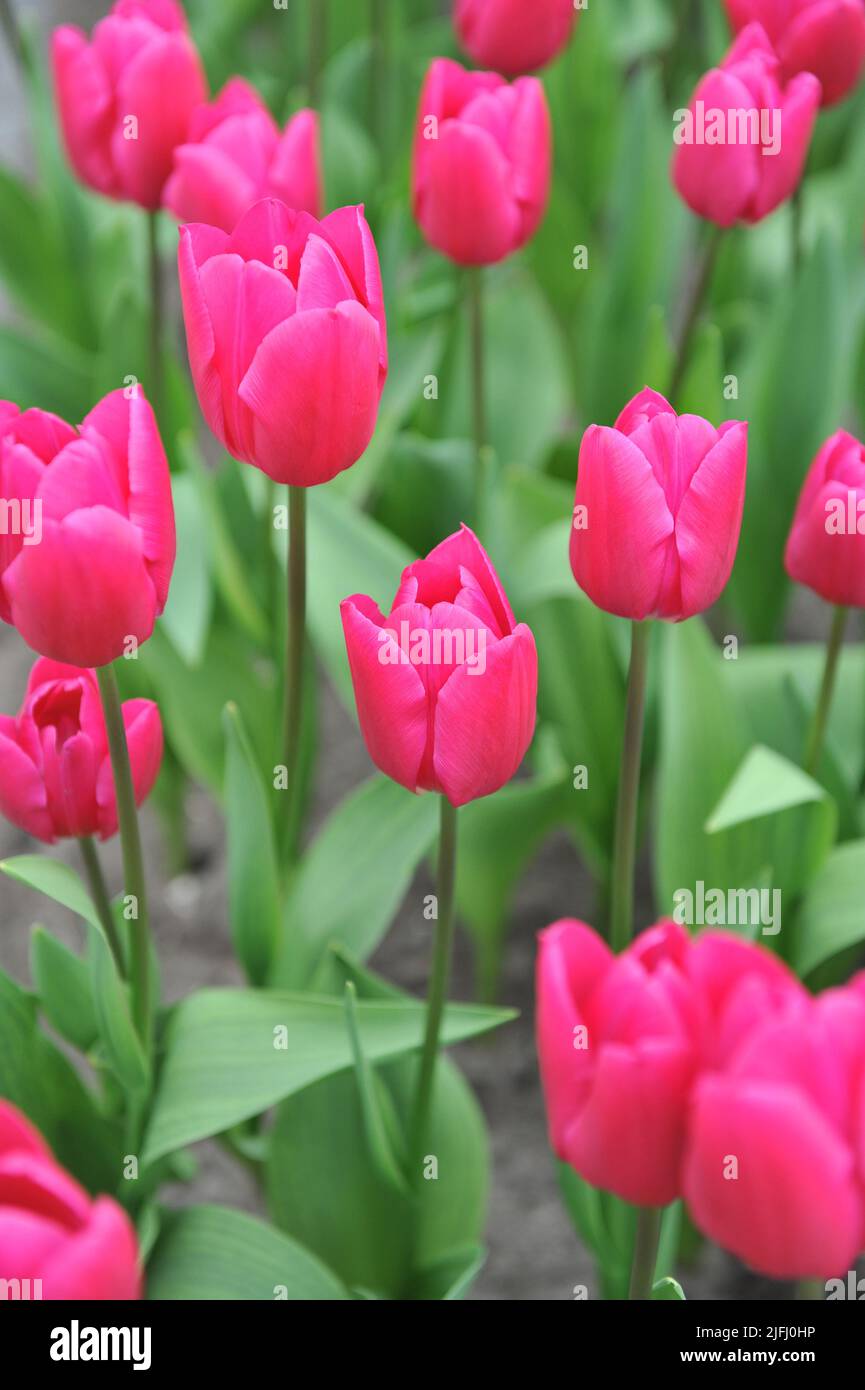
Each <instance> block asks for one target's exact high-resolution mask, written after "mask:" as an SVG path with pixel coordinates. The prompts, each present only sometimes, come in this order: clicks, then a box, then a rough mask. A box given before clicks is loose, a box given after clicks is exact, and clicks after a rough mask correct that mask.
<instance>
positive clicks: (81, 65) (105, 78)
mask: <svg viewBox="0 0 865 1390" xmlns="http://www.w3.org/2000/svg"><path fill="white" fill-rule="evenodd" d="M51 59H52V66H53V71H54V88H55V94H56V100H57V109H58V113H59V117H60V126H61V130H62V133H63V141H64V144H65V146H66V152H67V154H68V156H69V162H70V164H71V165H72V168H73V169H74V170H75V173H76V174H77V175H78V177H79V178H80V179H81V181H82V182H83V183H86V184H87V185H88V187H90V188H93V189H95V190H96V192H97V193H103V194H105V195H106V196H107V197H109V198H119V199H122V200H125V201H129V202H133V203H138V204H139V205H140V206H141V207H143V208H146V209H147V210H148V211H155V210H156V209H157V208H158V207H159V205H160V203H161V201H162V190H163V188H164V186H165V181H166V179H167V178H168V176H169V174H170V173H171V164H172V159H173V157H174V151H175V149H176V147H177V146H178V145H180V144H182V143H183V141H184V140H185V139H186V135H187V131H188V128H189V121H190V118H191V116H192V113H193V112H194V111H195V109H196V107H198V106H200V105H201V103H202V102H203V101H205V100H206V99H207V82H206V79H205V77H204V72H203V69H202V66H201V61H200V59H199V57H198V54H197V52H196V49H195V46H194V44H193V42H192V40H191V38H190V37H189V34H188V32H187V28H186V17H185V15H184V13H183V9H182V7H181V6H180V5H179V4H177V3H176V0H117V2H116V4H115V5H114V6H113V8H112V10H111V13H110V14H109V15H107V16H106V18H105V19H101V20H100V21H99V23H98V24H97V25H96V27H95V29H94V30H93V36H92V38H91V40H90V41H89V42H88V39H87V36H86V34H84V33H83V32H82V30H81V29H78V28H77V27H76V26H74V25H70V24H64V25H62V26H61V27H60V28H59V29H56V30H55V31H54V34H53V36H52V40H51Z"/></svg>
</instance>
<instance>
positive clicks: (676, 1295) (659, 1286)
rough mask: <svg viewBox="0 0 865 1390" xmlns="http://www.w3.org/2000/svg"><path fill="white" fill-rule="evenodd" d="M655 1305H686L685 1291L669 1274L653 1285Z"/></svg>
mask: <svg viewBox="0 0 865 1390" xmlns="http://www.w3.org/2000/svg"><path fill="white" fill-rule="evenodd" d="M652 1302H653V1303H684V1302H685V1290H684V1289H683V1288H682V1285H681V1284H680V1283H679V1282H678V1280H676V1279H673V1278H672V1277H671V1276H670V1275H669V1274H668V1275H665V1277H664V1278H663V1279H658V1280H657V1282H656V1283H654V1284H653V1285H652Z"/></svg>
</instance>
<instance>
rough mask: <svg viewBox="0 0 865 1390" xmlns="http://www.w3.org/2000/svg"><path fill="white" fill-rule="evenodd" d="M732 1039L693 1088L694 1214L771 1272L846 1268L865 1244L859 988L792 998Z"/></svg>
mask: <svg viewBox="0 0 865 1390" xmlns="http://www.w3.org/2000/svg"><path fill="white" fill-rule="evenodd" d="M731 1043H732V1044H733V1046H732V1050H731V1052H730V1053H729V1054H728V1058H727V1060H726V1065H725V1066H724V1067H723V1068H722V1069H721V1070H719V1071H716V1072H709V1073H707V1074H706V1075H704V1076H701V1077H700V1079H699V1081H698V1082H697V1084H696V1086H695V1088H694V1094H693V1101H692V1107H693V1108H692V1113H691V1118H690V1122H689V1138H688V1144H687V1151H686V1154H685V1159H684V1167H683V1183H684V1192H685V1197H686V1199H687V1202H688V1205H689V1208H690V1211H691V1215H692V1217H693V1219H694V1221H695V1222H696V1224H697V1226H698V1227H699V1229H700V1230H701V1231H703V1232H704V1233H705V1234H706V1235H707V1236H709V1237H710V1239H712V1240H715V1241H717V1242H718V1244H719V1245H722V1246H724V1248H725V1249H727V1250H730V1251H732V1252H733V1254H735V1255H738V1257H739V1258H740V1259H741V1260H744V1261H745V1263H746V1264H748V1265H750V1266H751V1267H752V1268H753V1269H756V1270H759V1271H760V1272H761V1273H763V1274H768V1275H770V1276H772V1277H773V1278H776V1279H799V1278H820V1279H827V1278H830V1277H831V1276H834V1275H838V1274H842V1273H844V1272H845V1271H846V1270H848V1269H852V1268H853V1266H854V1263H855V1260H856V1256H857V1255H858V1254H859V1252H860V1251H861V1250H862V1249H863V1247H865V1163H863V1153H862V1129H861V1121H862V1057H863V1055H865V993H862V992H861V991H857V990H856V989H844V990H840V989H839V990H830V991H828V992H827V993H826V994H825V995H822V996H821V997H819V998H818V999H816V1000H814V999H799V1000H797V1003H796V1007H795V1008H790V1009H787V1010H786V1011H785V1012H783V1013H781V1014H775V1015H772V1016H770V1017H768V1018H766V1019H765V1020H763V1021H762V1023H761V1022H759V1021H757V1020H754V1023H753V1026H752V1027H751V1028H750V1029H748V1030H747V1031H746V1032H745V1033H744V1034H741V1035H740V1037H739V1040H738V1045H736V1044H735V1041H734V1040H733V1039H731Z"/></svg>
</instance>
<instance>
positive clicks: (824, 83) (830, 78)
mask: <svg viewBox="0 0 865 1390" xmlns="http://www.w3.org/2000/svg"><path fill="white" fill-rule="evenodd" d="M725 2H726V7H727V15H728V17H729V20H730V24H731V25H732V28H733V31H734V33H737V34H738V33H739V31H740V30H741V29H744V28H745V26H746V25H748V24H750V23H752V21H757V22H758V23H760V24H762V26H763V28H764V29H765V31H766V33H767V34H768V36H769V39H770V40H771V42H772V44H773V45H774V47H775V51H776V53H777V54H778V57H779V59H780V62H781V75H782V77H783V79H784V80H785V81H789V80H790V78H792V77H795V76H796V75H797V73H800V72H812V73H813V74H814V76H815V77H816V78H817V80H818V81H819V83H820V85H821V87H822V89H823V105H824V106H832V105H834V103H835V102H836V101H841V99H842V98H843V97H845V96H847V94H848V93H849V92H850V91H852V89H853V88H854V87H855V85H856V83H857V82H858V81H859V78H860V77H861V76H862V68H863V65H865V4H863V3H862V0H792V3H787V4H783V5H780V4H778V3H777V0H725Z"/></svg>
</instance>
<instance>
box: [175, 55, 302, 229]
mask: <svg viewBox="0 0 865 1390" xmlns="http://www.w3.org/2000/svg"><path fill="white" fill-rule="evenodd" d="M264 197H274V198H279V199H281V201H282V202H283V203H287V204H288V206H289V207H291V208H297V209H298V210H299V211H303V212H308V213H311V214H312V216H313V217H320V216H321V212H322V203H323V193H322V177H321V159H320V154H319V129H318V116H317V114H316V112H315V111H309V110H304V111H298V112H297V115H295V116H292V118H291V120H290V121H289V122H288V125H287V126H286V127H285V130H284V131H283V132H280V130H279V127H278V125H277V124H276V121H275V120H274V119H273V117H272V116H271V114H270V112H269V111H268V109H267V107H266V106H265V105H264V102H263V101H262V100H261V98H260V97H259V95H258V93H257V92H256V91H255V90H254V89H253V88H252V87H250V86H249V84H248V83H247V82H244V80H243V78H242V77H233V78H232V79H231V81H230V82H228V83H227V84H226V86H225V87H224V88H223V89H222V91H221V92H220V94H219V96H218V97H217V98H216V100H215V101H213V102H211V103H210V105H207V106H201V107H199V109H198V110H197V111H195V112H194V113H193V116H192V121H191V123H190V126H189V134H188V136H187V140H186V143H185V144H183V145H179V146H178V147H177V149H176V150H175V151H174V172H173V174H172V175H171V178H170V179H169V180H168V182H167V184H166V185H165V192H164V194H163V199H162V201H163V204H164V206H165V207H166V208H168V209H169V211H170V212H173V213H174V216H175V217H176V218H178V220H179V221H181V222H207V223H209V224H210V226H211V227H221V228H222V230H223V231H224V232H233V231H234V228H235V227H236V226H237V224H238V222H239V221H240V219H241V217H242V216H243V214H244V213H245V212H247V211H248V210H249V208H251V207H252V205H253V203H257V202H259V201H260V199H262V198H264Z"/></svg>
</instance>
